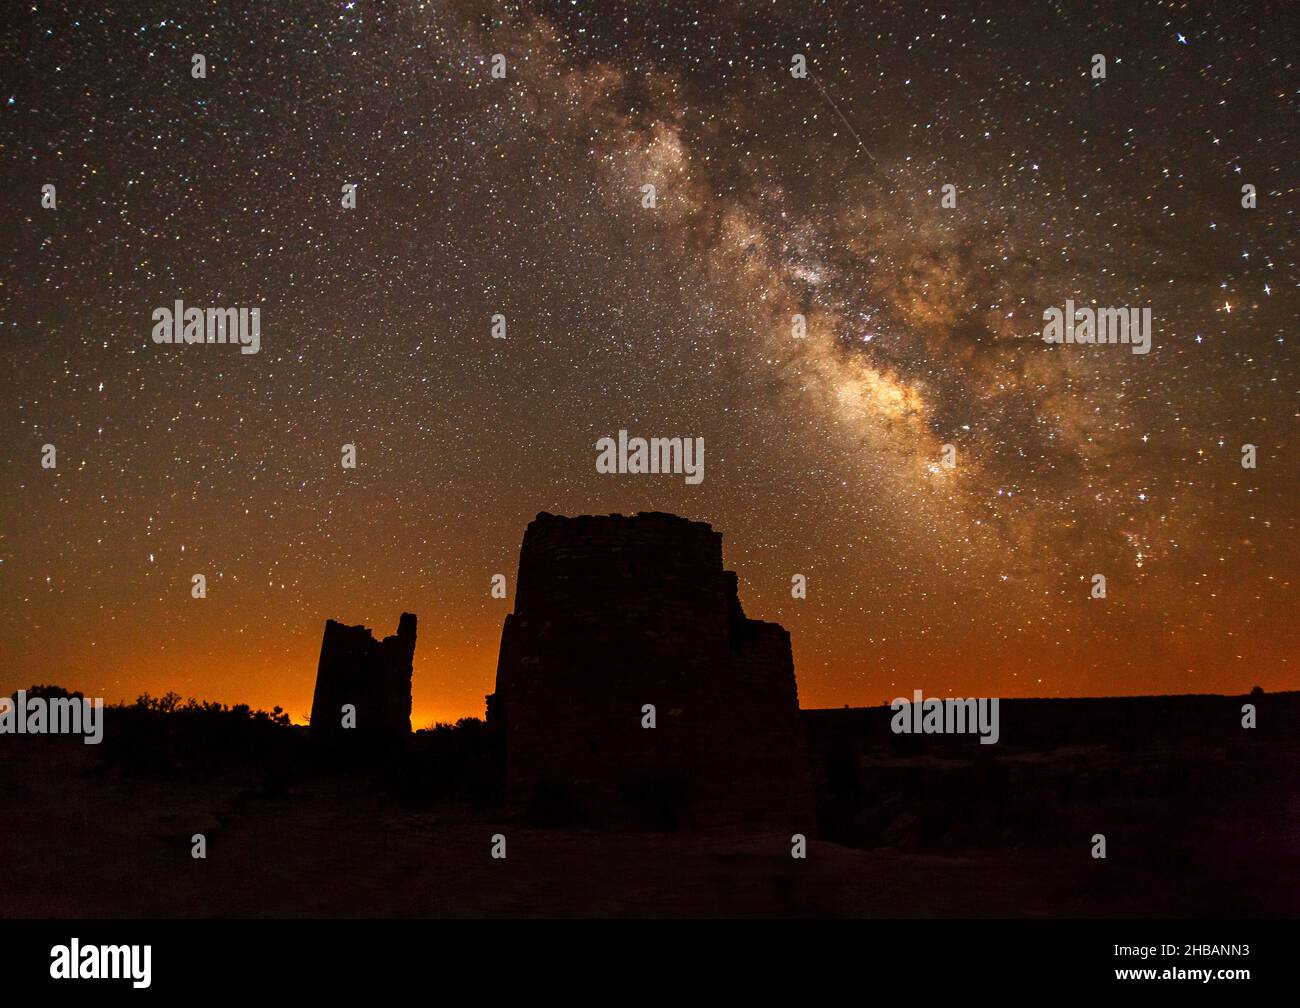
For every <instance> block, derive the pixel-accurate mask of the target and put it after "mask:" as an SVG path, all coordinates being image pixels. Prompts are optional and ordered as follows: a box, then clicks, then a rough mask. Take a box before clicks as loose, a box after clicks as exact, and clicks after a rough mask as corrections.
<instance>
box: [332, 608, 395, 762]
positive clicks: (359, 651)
mask: <svg viewBox="0 0 1300 1008" xmlns="http://www.w3.org/2000/svg"><path fill="white" fill-rule="evenodd" d="M414 657H415V616H414V615H413V614H412V613H402V616H401V619H400V620H398V623H397V633H396V634H394V635H393V636H391V637H385V638H384V639H383V640H382V641H376V640H375V638H374V635H373V634H372V633H371V632H370V631H369V630H368V629H367V628H366V627H363V626H345V625H344V624H342V623H339V622H337V621H336V620H326V621H325V636H324V637H323V638H322V639H321V645H320V664H319V665H318V666H317V669H316V693H315V696H314V697H313V698H312V704H311V734H312V737H313V738H316V739H330V740H335V741H345V740H346V739H347V737H348V736H353V737H354V738H356V739H364V740H367V741H372V742H373V741H401V740H403V739H405V738H406V737H407V736H409V735H410V733H411V661H412V659H413V658H414ZM345 704H351V705H352V706H353V707H355V708H356V727H355V728H351V729H347V728H344V727H343V707H344V705H345Z"/></svg>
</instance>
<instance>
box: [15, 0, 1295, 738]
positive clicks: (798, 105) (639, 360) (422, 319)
mask: <svg viewBox="0 0 1300 1008" xmlns="http://www.w3.org/2000/svg"><path fill="white" fill-rule="evenodd" d="M112 6H113V7H114V8H115V9H114V11H112V12H108V11H104V10H101V9H100V8H101V5H100V4H85V5H81V6H79V5H76V4H45V3H36V4H31V5H30V6H28V5H24V6H23V8H22V9H20V10H18V11H17V12H16V15H15V16H13V17H11V18H9V19H8V23H7V25H6V27H5V31H4V38H3V43H2V45H3V49H2V51H0V56H2V59H0V160H2V163H3V165H4V176H5V178H6V182H5V185H4V199H3V214H4V218H3V220H2V221H0V245H3V249H4V253H5V255H4V266H3V274H0V279H2V286H0V312H2V314H0V364H2V365H3V372H2V373H3V378H2V379H0V381H3V396H2V397H0V465H2V466H3V477H4V478H3V484H2V487H3V489H2V491H0V492H2V494H3V496H2V498H0V688H2V689H4V690H5V691H9V690H12V689H16V688H19V687H25V686H28V685H31V684H32V683H36V682H54V683H58V684H60V685H63V686H66V687H68V688H73V689H79V690H82V691H83V692H85V693H86V694H87V695H91V696H104V697H106V698H107V699H108V700H109V702H113V701H116V700H122V699H128V700H129V699H133V698H134V697H135V696H136V695H137V694H138V693H140V692H143V691H146V690H147V691H149V692H150V693H153V694H155V695H157V694H161V693H164V692H166V691H168V690H175V691H177V692H179V693H181V694H182V695H185V696H198V697H204V698H208V699H215V700H221V701H224V702H227V703H235V702H248V703H252V704H254V705H255V706H263V707H268V708H269V707H270V706H272V705H274V704H279V705H281V706H283V707H284V708H285V709H287V710H288V711H289V712H290V713H291V714H292V715H293V716H294V717H295V718H296V719H301V718H302V717H303V715H305V714H306V712H307V711H308V710H309V708H310V702H311V689H312V683H313V680H314V675H315V667H316V659H317V655H318V649H319V646H320V637H321V631H322V628H323V624H324V621H325V619H326V618H335V619H339V620H342V621H343V622H346V623H364V624H366V625H367V626H370V627H372V628H374V629H375V630H376V631H377V633H378V634H379V635H383V634H389V633H392V632H394V630H395V628H396V625H397V618H398V614H399V613H400V612H402V611H403V610H409V611H412V612H415V613H417V614H418V616H419V620H420V625H419V644H418V647H417V650H416V659H415V712H414V717H413V721H414V723H415V725H416V726H417V727H419V726H423V725H426V724H428V723H429V722H430V721H432V720H433V719H434V718H438V719H442V720H445V719H452V718H455V717H458V716H465V715H481V714H482V709H483V695H484V694H485V693H487V692H490V691H491V689H492V683H493V675H494V671H495V665H496V652H497V646H498V643H499V636H500V628H501V621H502V618H503V617H504V615H505V613H506V612H507V611H509V609H510V607H511V606H512V605H513V587H514V577H515V572H516V565H517V561H518V550H519V542H520V538H521V536H522V534H523V530H524V527H525V526H526V524H527V522H528V521H529V520H530V519H531V518H532V517H533V515H534V514H536V513H537V512H538V511H542V510H545V511H551V512H554V513H558V514H588V513H597V514H600V513H610V512H622V513H633V512H636V511H650V510H662V511H671V512H674V513H677V514H682V515H685V516H687V517H690V518H694V519H698V520H703V521H708V522H711V523H712V524H713V526H714V527H715V528H716V529H718V530H720V531H721V532H722V533H723V546H724V556H725V560H726V563H727V566H728V567H729V568H732V569H734V570H736V571H737V572H738V573H739V576H740V591H741V598H742V601H743V603H744V605H745V608H746V611H747V613H748V614H749V615H750V616H751V617H755V618H760V619H767V620H774V621H777V622H780V623H782V624H783V625H784V626H785V627H786V628H787V629H789V630H790V631H791V634H792V638H793V646H794V654H795V669H796V673H797V676H798V681H799V690H800V699H801V702H802V704H803V706H805V707H811V706H836V705H842V704H853V705H861V704H875V703H880V702H883V701H887V700H888V699H890V698H892V697H895V696H899V695H909V696H910V694H911V691H912V689H914V688H921V689H923V690H925V691H926V692H927V694H931V695H944V696H962V695H966V696H971V695H979V696H1006V697H1009V696H1072V695H1101V694H1137V693H1186V692H1245V691H1246V690H1248V689H1250V687H1252V686H1253V685H1255V684H1259V685H1261V686H1263V687H1264V688H1265V689H1270V690H1271V689H1277V688H1288V687H1289V688H1294V687H1295V686H1297V684H1298V681H1297V675H1296V672H1297V669H1296V662H1297V659H1296V655H1297V654H1298V653H1300V646H1298V645H1300V632H1298V631H1297V606H1296V602H1297V593H1296V581H1297V576H1300V547H1298V545H1297V543H1298V542H1300V539H1298V538H1297V534H1296V533H1297V517H1296V512H1297V509H1296V496H1297V490H1298V489H1300V468H1298V467H1297V462H1296V458H1295V452H1296V447H1297V446H1296V437H1295V435H1296V393H1297V381H1296V379H1297V369H1296V367H1295V365H1294V354H1295V346H1294V344H1295V341H1296V338H1297V333H1296V331H1295V330H1296V319H1297V315H1298V314H1300V313H1298V311H1297V309H1298V307H1300V290H1298V289H1297V272H1296V264H1297V227H1296V225H1297V187H1296V164H1297V160H1298V159H1297V153H1298V152H1297V130H1296V122H1297V119H1296V114H1297V99H1298V98H1300V75H1297V73H1296V62H1297V57H1296V53H1297V51H1300V50H1298V48H1297V44H1296V43H1297V34H1298V33H1297V31H1296V29H1297V23H1298V21H1300V17H1298V16H1297V14H1296V8H1295V7H1294V6H1293V5H1284V4H1281V3H1254V4H1249V5H1244V6H1241V5H1227V4H1222V5H1191V4H1173V3H1169V4H1146V3H1138V2H1136V0H1122V2H1117V3H1095V2H1080V3H1068V4H1060V3H1028V2H1027V3H1023V4H1022V3H1015V4H1010V3H1006V4H978V5H969V6H967V5H950V6H944V5H939V6H936V5H927V4H924V3H911V2H907V3H898V4H881V5H862V4H839V3H808V4H804V3H784V2H783V3H776V4H760V3H723V4H720V5H717V6H716V7H715V5H713V4H698V5H697V6H698V7H699V8H707V10H692V9H691V8H689V7H682V6H679V5H675V4H671V3H662V4H661V3H629V4H626V5H624V4H616V3H601V4H592V3H576V2H574V3H570V2H566V3H542V4H539V5H536V6H529V5H516V4H491V3H487V2H466V3H460V2H448V3H428V4H414V3H389V4H378V3H373V2H368V0H356V2H344V3H337V2H336V3H328V4H327V3H320V4H297V5H295V4H290V3H287V2H285V3H275V4H267V3H250V4H242V5H241V4H226V3H222V4H220V5H218V4H216V3H209V4H197V3H196V4H186V5H174V6H172V7H168V6H165V5H160V4H135V3H130V4H114V5H112ZM1211 6H1212V7H1214V8H1215V9H1213V10H1209V9H1205V8H1209V7H1211ZM196 53H201V54H203V55H204V56H205V57H206V61H207V76H206V78H204V79H195V78H194V77H193V76H192V73H191V69H192V57H193V55H194V54H196ZM497 53H500V54H502V55H504V56H505V60H506V76H505V79H499V78H494V77H493V76H492V57H493V55H494V54H497ZM796 53H800V54H803V55H804V56H805V57H806V60H807V68H808V75H807V76H806V77H803V78H799V77H796V76H794V75H792V73H791V67H792V59H793V56H794V54H796ZM1094 54H1102V55H1104V56H1105V57H1106V76H1105V78H1104V79H1096V78H1095V77H1093V75H1092V67H1093V56H1094ZM349 183H354V184H356V185H357V187H358V188H357V206H356V208H355V209H345V208H344V207H343V206H342V205H341V198H342V193H341V190H342V187H343V186H344V185H346V184H349ZM47 184H51V185H54V186H55V187H56V191H57V208H55V209H45V208H43V207H42V205H41V199H42V186H44V185H47ZM946 184H951V185H953V186H955V187H956V206H955V207H944V206H942V205H941V199H942V187H943V186H944V185H946ZM1246 184H1250V185H1253V186H1254V187H1255V189H1256V191H1257V206H1256V207H1254V208H1244V207H1243V206H1242V199H1243V197H1242V187H1243V185H1246ZM644 185H653V186H655V192H656V205H655V206H654V207H653V208H647V207H645V206H643V205H642V204H643V193H642V186H644ZM178 298H179V299H182V300H183V301H184V302H185V303H186V304H187V305H193V306H200V307H208V306H222V307H239V306H247V307H252V306H256V307H259V308H260V309H261V349H260V352H259V353H257V354H249V355H245V354H241V353H240V352H239V349H238V347H232V346H222V345H200V346H186V345H181V346H160V345H157V344H155V343H154V342H153V341H152V339H151V337H150V334H151V331H152V328H153V321H152V317H151V316H152V312H153V311H154V309H155V308H158V307H160V306H171V305H172V304H173V302H174V301H175V300H176V299H178ZM1067 298H1069V299H1073V300H1074V301H1075V302H1076V303H1077V304H1080V305H1095V306H1126V307H1139V308H1140V307H1150V309H1151V314H1152V324H1151V330H1152V332H1151V335H1152V347H1151V351H1150V353H1149V354H1147V355H1136V354H1133V353H1131V352H1130V350H1129V348H1128V347H1124V346H1079V345H1065V346H1050V345H1047V344H1045V343H1044V342H1043V340H1042V330H1043V325H1044V322H1043V312H1044V310H1045V309H1047V308H1050V307H1053V306H1056V307H1061V306H1063V305H1064V303H1065V300H1066V299H1067ZM796 313H798V314H802V315H804V316H805V318H806V320H807V335H806V337H805V338H803V339H798V338H796V337H795V336H794V335H793V333H792V317H793V316H794V315H795V314H796ZM496 314H502V315H504V316H505V317H506V319H507V335H506V338H505V339H494V338H493V337H492V333H491V319H492V316H493V315H496ZM619 429H627V430H628V431H629V433H630V434H631V435H634V436H636V435H639V436H644V437H650V436H657V437H672V436H679V437H703V438H704V440H705V458H704V461H705V479H704V481H703V483H702V484H700V485H698V486H691V485H688V484H687V483H686V482H685V480H684V478H683V477H682V476H680V475H606V474H600V473H598V472H597V471H596V467H595V458H596V450H595V444H596V441H597V440H598V439H599V438H601V437H604V436H607V435H608V436H614V435H616V434H617V432H618V430H619ZM349 443H351V444H355V445H356V449H357V462H358V464H357V467H356V468H355V469H345V468H344V467H343V466H342V465H341V464H340V461H341V448H342V446H343V445H344V444H349ZM45 444H53V445H54V446H55V447H56V450H57V464H56V467H55V468H53V469H47V468H43V467H42V464H41V463H42V446H43V445H45ZM946 444H950V445H953V446H955V447H956V466H955V468H952V469H948V468H945V467H944V466H943V465H942V464H941V458H942V455H943V450H944V449H943V446H944V445H946ZM1245 444H1252V445H1255V446H1256V449H1257V468H1255V469H1246V468H1243V466H1242V464H1241V459H1242V446H1243V445H1245ZM196 573H202V574H204V575H205V577H206V578H207V597H206V598H204V599H194V598H192V597H191V577H192V575H194V574H196ZM496 573H504V574H505V575H506V576H507V578H508V579H509V586H510V589H511V596H510V598H508V599H506V600H500V599H493V598H491V597H490V595H489V589H490V581H491V578H492V575H493V574H496ZM796 573H802V574H804V575H806V576H807V578H808V597H807V598H806V599H794V598H792V597H791V591H790V585H791V576H792V575H794V574H796ZM1097 573H1101V574H1104V575H1105V576H1106V579H1107V594H1106V597H1105V598H1104V599H1097V598H1092V597H1091V586H1092V577H1093V575H1094V574H1097ZM617 674H618V670H617V669H610V675H611V677H613V676H617Z"/></svg>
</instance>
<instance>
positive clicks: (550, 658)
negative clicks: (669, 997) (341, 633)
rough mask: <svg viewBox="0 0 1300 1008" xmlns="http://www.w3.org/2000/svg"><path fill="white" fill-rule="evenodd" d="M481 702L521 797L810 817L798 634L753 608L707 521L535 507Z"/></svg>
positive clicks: (620, 816)
mask: <svg viewBox="0 0 1300 1008" xmlns="http://www.w3.org/2000/svg"><path fill="white" fill-rule="evenodd" d="M487 700H488V724H489V727H491V728H493V729H495V730H496V731H498V732H499V733H500V735H502V736H503V737H504V740H505V747H506V766H507V794H508V796H509V797H510V798H511V799H512V801H513V803H515V804H517V805H522V806H525V807H533V808H534V809H536V808H538V807H539V806H540V807H541V808H543V810H547V809H549V810H550V811H557V810H558V811H559V812H560V813H567V814H569V815H572V816H576V817H578V818H580V819H584V820H588V821H597V822H600V821H627V820H641V821H642V822H643V823H644V822H645V821H646V820H647V819H650V820H659V821H662V822H663V823H664V824H665V825H675V824H683V825H703V824H710V823H723V822H729V823H735V822H737V821H739V822H745V823H750V824H753V825H776V824H782V825H793V826H802V827H808V826H810V825H811V818H810V817H811V787H810V783H809V776H808V771H807V764H806V762H805V756H804V750H803V742H802V736H801V734H800V731H801V729H800V722H799V705H798V696H797V693H796V688H795V678H794V663H793V659H792V656H791V651H790V635H789V634H788V633H787V632H786V631H785V630H784V629H783V628H782V627H780V626H779V625H777V624H775V623H764V622H762V621H759V620H751V619H748V618H747V617H746V616H745V613H744V611H743V610H742V609H741V605H740V601H739V598H738V597H737V583H736V575H735V574H733V573H732V572H730V571H725V570H723V567H722V535H721V533H718V532H715V531H714V530H713V528H712V527H711V526H710V525H707V524H705V523H703V522H693V521H688V520H686V519H684V518H679V517H677V516H676V515H670V514H661V513H657V512H656V513H646V512H642V513H640V514H637V515H635V516H630V517H625V516H623V515H617V514H616V515H608V516H603V515H602V516H585V515H584V516H582V517H577V518H566V517H561V516H557V515H551V514H546V513H542V514H539V515H538V516H537V518H536V519H535V520H534V521H533V522H532V523H531V524H529V526H528V529H527V531H526V532H525V534H524V541H523V546H522V548H521V550H520V555H519V576H518V580H517V582H516V597H515V607H514V612H513V613H511V614H510V615H508V616H506V618H505V626H504V628H503V630H502V634H501V651H500V656H499V659H498V663H497V678H496V692H495V693H493V694H492V695H491V696H489V697H488V698H487ZM646 705H652V706H653V708H654V717H655V726H654V727H653V728H647V727H643V724H644V723H646V719H647V709H646Z"/></svg>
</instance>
